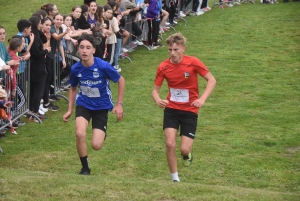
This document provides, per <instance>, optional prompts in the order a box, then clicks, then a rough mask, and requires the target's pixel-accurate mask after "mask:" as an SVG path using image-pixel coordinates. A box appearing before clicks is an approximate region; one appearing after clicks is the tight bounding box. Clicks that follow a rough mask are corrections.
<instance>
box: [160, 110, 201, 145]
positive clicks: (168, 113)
mask: <svg viewBox="0 0 300 201" xmlns="http://www.w3.org/2000/svg"><path fill="white" fill-rule="evenodd" d="M197 121H198V114H195V113H193V112H188V111H184V110H176V109H171V108H165V110H164V124H163V129H165V128H175V129H177V130H178V128H179V126H180V136H181V135H184V136H187V137H189V138H191V139H194V138H195V134H196V129H197Z"/></svg>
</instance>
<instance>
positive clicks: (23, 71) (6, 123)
mask: <svg viewBox="0 0 300 201" xmlns="http://www.w3.org/2000/svg"><path fill="white" fill-rule="evenodd" d="M1 73H2V75H3V77H4V80H3V82H2V85H3V86H4V89H5V90H6V93H7V100H9V101H12V102H13V105H12V107H11V108H8V109H7V115H8V119H7V120H1V126H0V130H3V129H6V128H8V127H10V124H11V123H12V122H14V121H16V120H18V119H19V118H20V117H21V116H23V115H32V116H34V117H36V118H37V119H38V120H39V123H42V121H41V120H40V119H39V118H38V117H37V116H36V115H35V114H32V113H31V112H30V110H29V89H30V82H28V80H30V60H28V61H20V67H19V69H18V72H17V75H16V82H17V83H16V86H17V88H16V95H15V97H13V96H12V71H6V72H3V71H2V72H1ZM11 131H12V130H11ZM14 134H16V133H14Z"/></svg>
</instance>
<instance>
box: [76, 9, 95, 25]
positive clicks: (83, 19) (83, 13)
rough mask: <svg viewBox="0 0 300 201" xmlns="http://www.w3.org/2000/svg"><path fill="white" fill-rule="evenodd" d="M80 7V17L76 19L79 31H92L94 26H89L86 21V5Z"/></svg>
mask: <svg viewBox="0 0 300 201" xmlns="http://www.w3.org/2000/svg"><path fill="white" fill-rule="evenodd" d="M80 7H81V15H80V17H79V18H78V19H77V25H78V28H79V29H93V28H94V26H95V25H94V24H89V23H88V22H87V19H86V17H87V14H88V10H89V8H88V7H87V6H86V5H81V6H80Z"/></svg>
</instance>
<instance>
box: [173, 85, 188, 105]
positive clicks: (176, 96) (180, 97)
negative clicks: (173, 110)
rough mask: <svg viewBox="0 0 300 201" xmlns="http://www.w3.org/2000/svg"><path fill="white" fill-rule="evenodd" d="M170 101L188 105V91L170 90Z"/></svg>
mask: <svg viewBox="0 0 300 201" xmlns="http://www.w3.org/2000/svg"><path fill="white" fill-rule="evenodd" d="M170 100H171V101H174V102H179V103H188V102H189V100H190V98H189V90H187V89H173V88H170Z"/></svg>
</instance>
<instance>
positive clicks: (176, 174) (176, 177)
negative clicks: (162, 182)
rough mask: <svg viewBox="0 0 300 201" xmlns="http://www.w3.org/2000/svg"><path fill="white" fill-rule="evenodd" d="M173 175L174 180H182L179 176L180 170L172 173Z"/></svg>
mask: <svg viewBox="0 0 300 201" xmlns="http://www.w3.org/2000/svg"><path fill="white" fill-rule="evenodd" d="M171 176H172V180H173V181H174V180H176V181H178V182H180V180H179V177H178V172H175V173H171Z"/></svg>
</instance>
